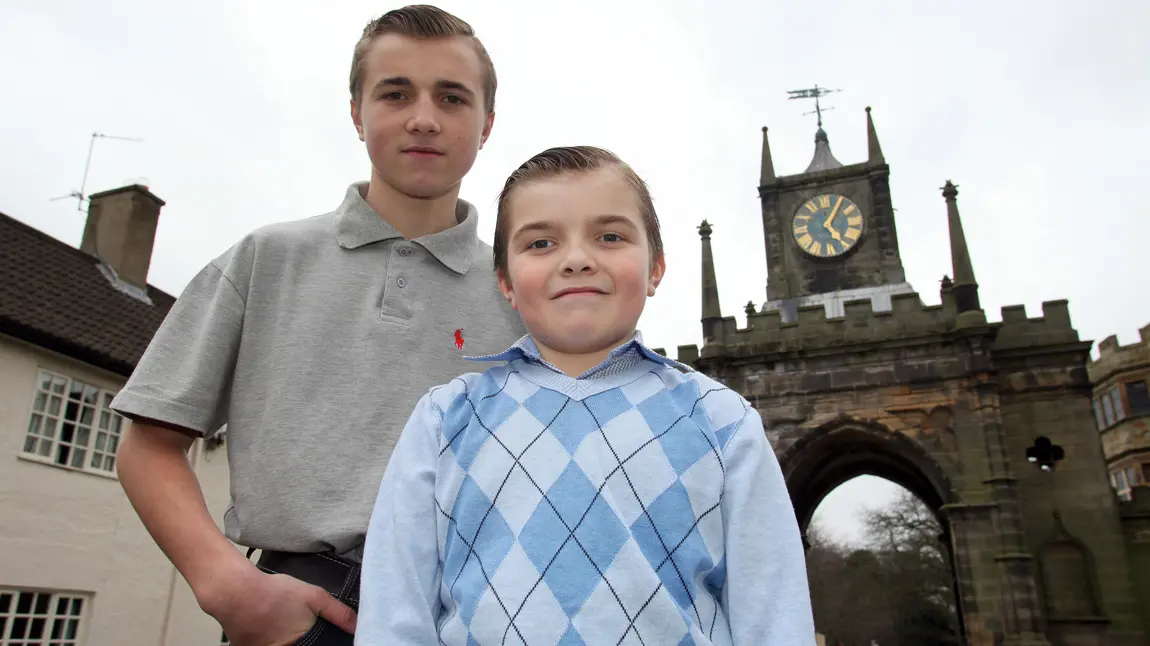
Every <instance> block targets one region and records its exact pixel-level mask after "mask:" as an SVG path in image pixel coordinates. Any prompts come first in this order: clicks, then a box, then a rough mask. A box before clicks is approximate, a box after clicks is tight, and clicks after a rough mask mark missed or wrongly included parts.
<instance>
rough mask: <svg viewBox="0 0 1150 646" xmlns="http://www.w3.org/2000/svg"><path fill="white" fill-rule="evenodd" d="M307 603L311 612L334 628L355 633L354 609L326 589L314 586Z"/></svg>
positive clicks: (350, 633)
mask: <svg viewBox="0 0 1150 646" xmlns="http://www.w3.org/2000/svg"><path fill="white" fill-rule="evenodd" d="M308 605H309V606H311V609H312V612H314V613H315V614H317V615H319V616H320V617H323V618H324V619H326V620H327V621H328V623H330V624H332V625H334V626H335V627H336V628H339V629H340V630H342V631H343V632H345V633H347V634H349V635H354V634H355V621H356V615H355V611H354V610H352V609H351V608H350V607H349V606H347V605H344V604H343V603H341V602H340V600H339V599H336V598H335V597H333V596H331V594H330V593H328V591H327V590H324V589H323V588H321V587H319V586H316V587H315V588H314V589H313V591H312V597H311V599H309V603H308Z"/></svg>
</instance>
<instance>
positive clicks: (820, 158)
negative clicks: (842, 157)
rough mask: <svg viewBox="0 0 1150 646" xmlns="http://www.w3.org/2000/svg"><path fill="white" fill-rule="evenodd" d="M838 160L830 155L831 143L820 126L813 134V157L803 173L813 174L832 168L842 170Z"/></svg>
mask: <svg viewBox="0 0 1150 646" xmlns="http://www.w3.org/2000/svg"><path fill="white" fill-rule="evenodd" d="M842 166H843V165H842V164H841V163H839V160H837V159H835V156H834V155H833V154H832V153H831V143H830V140H829V139H828V138H827V131H826V130H823V129H822V127H821V126H820V127H819V129H818V131H817V132H815V156H814V158H813V159H811V165H810V166H807V169H806V170H805V171H803V172H805V173H815V172H818V171H821V170H830V169H832V168H842Z"/></svg>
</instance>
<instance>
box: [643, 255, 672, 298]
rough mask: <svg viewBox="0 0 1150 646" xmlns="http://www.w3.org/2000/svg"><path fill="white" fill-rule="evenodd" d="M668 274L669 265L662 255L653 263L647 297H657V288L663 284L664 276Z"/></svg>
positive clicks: (648, 280)
mask: <svg viewBox="0 0 1150 646" xmlns="http://www.w3.org/2000/svg"><path fill="white" fill-rule="evenodd" d="M665 273H667V263H666V261H664V260H663V256H662V255H661V254H660V255H659V257H658V258H656V259H655V262H653V263H651V277H650V278H648V279H647V296H648V297H651V296H654V295H655V288H656V287H658V286H659V283H661V282H663V274H665Z"/></svg>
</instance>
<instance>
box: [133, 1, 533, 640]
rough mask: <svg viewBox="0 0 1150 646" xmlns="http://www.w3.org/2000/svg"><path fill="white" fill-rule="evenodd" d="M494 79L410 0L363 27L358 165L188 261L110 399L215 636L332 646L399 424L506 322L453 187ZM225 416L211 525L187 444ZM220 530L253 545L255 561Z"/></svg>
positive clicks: (137, 500) (484, 256)
mask: <svg viewBox="0 0 1150 646" xmlns="http://www.w3.org/2000/svg"><path fill="white" fill-rule="evenodd" d="M495 88H496V79H495V71H494V68H493V67H492V63H491V60H490V58H489V57H488V55H487V53H486V51H485V50H484V47H483V45H482V44H481V43H480V42H479V40H478V39H477V38H476V37H475V35H474V33H473V31H472V29H471V27H470V26H469V25H468V24H467V23H465V22H463V21H462V20H460V19H459V18H457V17H455V16H453V15H451V14H449V13H447V12H444V11H442V10H440V9H437V8H435V7H431V6H427V5H419V6H409V7H405V8H402V9H397V10H395V11H391V12H388V13H387V14H385V15H384V16H382V17H381V18H379V19H377V20H374V21H372V22H371V23H369V24H368V25H367V27H366V28H365V29H364V31H363V35H362V38H361V39H360V40H359V42H358V43H356V46H355V51H354V56H353V60H352V65H351V75H350V89H351V117H352V121H353V122H354V124H355V129H356V131H357V132H358V134H359V138H360V139H361V140H362V141H364V142H365V143H366V148H367V152H368V157H369V158H370V160H371V176H370V181H367V182H362V183H356V184H353V185H352V186H351V187H349V188H348V190H347V193H346V195H345V197H344V199H343V202H342V204H340V205H339V206H338V207H337V208H336V209H335V210H334V211H333V212H331V213H327V214H324V215H320V216H316V217H312V218H308V219H303V220H297V221H293V222H286V223H281V224H274V225H270V226H266V227H263V228H261V229H258V230H256V231H255V232H253V233H251V234H249V235H248V236H246V237H244V238H243V239H242V240H241V241H239V242H238V243H237V244H235V245H234V246H233V247H232V248H230V249H229V250H227V251H226V252H225V253H223V254H222V255H221V256H219V257H218V258H216V259H215V260H213V261H212V262H211V263H209V264H208V265H207V266H206V267H204V268H203V270H202V271H201V272H200V273H199V274H198V275H196V277H195V278H194V279H193V280H192V281H191V283H190V284H189V285H188V286H187V288H186V289H185V290H184V292H183V294H182V295H181V296H180V298H179V300H178V301H177V302H176V305H175V306H174V307H173V308H172V311H171V313H170V314H169V316H168V318H167V320H165V322H164V324H163V325H162V326H161V328H160V329H159V331H158V332H157V333H156V335H155V338H154V339H153V340H152V343H151V345H150V346H149V348H148V350H147V352H146V353H145V354H144V356H143V357H142V359H141V360H140V363H139V365H138V366H137V368H136V371H135V372H134V373H133V375H132V377H131V379H130V380H129V381H128V383H127V385H126V386H125V387H124V389H123V390H122V391H121V392H120V394H119V395H118V396H117V397H116V400H115V402H114V405H113V407H114V408H115V409H116V410H117V411H118V412H120V413H122V414H123V415H125V416H127V417H129V418H130V419H131V420H132V421H133V424H132V426H131V429H130V430H129V431H128V433H127V435H126V437H125V438H124V441H123V444H122V446H121V448H120V452H119V461H118V463H117V464H118V470H119V475H120V480H121V483H122V484H123V487H124V491H125V492H126V493H127V496H128V498H129V500H131V502H132V505H133V506H134V507H135V509H136V511H137V512H138V514H139V516H140V518H141V520H142V521H143V523H144V525H145V526H146V527H147V529H148V531H149V532H151V534H152V536H153V537H154V538H155V540H156V542H157V543H158V544H159V546H160V548H161V549H162V550H163V551H164V553H165V554H166V555H167V556H168V558H169V559H171V561H172V563H173V564H174V565H175V566H176V568H177V569H178V570H179V571H180V573H181V574H182V575H183V576H184V577H185V578H186V580H187V581H188V583H189V584H190V586H191V588H192V590H193V592H194V593H195V597H196V600H197V601H198V602H199V604H200V606H201V607H202V608H203V609H204V610H205V611H206V612H207V613H208V614H210V615H212V616H213V617H215V618H216V619H217V620H218V621H219V623H220V625H221V626H222V627H223V629H224V632H225V633H226V634H227V635H228V637H229V638H230V640H231V643H232V644H233V645H235V646H272V645H277V646H278V645H283V644H290V643H293V642H298V643H301V644H308V645H309V646H311V645H320V644H351V643H352V637H351V633H353V631H354V630H355V623H356V616H355V612H354V610H355V608H356V607H357V605H358V598H359V597H358V595H359V565H358V562H359V559H360V555H361V552H362V544H363V540H364V533H365V531H366V529H367V523H368V518H369V515H370V511H371V504H372V500H373V498H374V494H375V492H376V490H377V489H378V485H379V479H380V478H381V477H382V474H383V470H384V467H385V466H386V463H387V461H388V458H389V456H390V455H391V452H392V449H393V448H394V445H395V442H396V440H397V438H398V435H399V430H400V429H401V428H402V426H403V420H405V419H406V417H407V415H408V414H409V413H410V411H411V408H412V407H413V406H414V405H415V403H416V401H417V400H418V399H419V396H420V395H422V394H423V393H424V392H425V391H426V390H427V388H428V387H430V386H431V385H432V384H435V383H441V382H443V381H445V380H446V379H449V378H450V377H452V376H454V375H456V374H458V373H459V372H461V371H462V370H463V369H465V364H464V363H463V361H464V360H463V358H462V357H463V354H464V353H467V352H472V353H474V352H476V351H479V352H491V351H495V350H496V349H499V348H503V347H506V345H507V344H508V343H510V342H511V341H513V340H514V339H516V338H518V337H519V336H520V335H521V334H522V331H523V328H522V325H521V324H520V322H519V321H518V319H517V317H516V316H515V314H514V312H513V311H511V310H510V309H509V308H508V307H507V304H506V303H505V302H504V301H503V299H502V298H500V296H499V292H498V287H497V285H496V281H495V278H494V276H493V271H492V261H491V257H490V247H488V246H487V245H485V244H483V243H482V242H480V240H479V239H478V238H477V237H476V222H477V219H478V214H477V212H476V210H475V208H474V207H473V206H472V205H470V204H468V203H467V202H464V201H463V200H460V199H459V197H458V196H459V186H460V182H461V180H462V178H463V176H464V175H465V174H466V173H467V172H468V170H469V169H470V168H471V166H472V164H473V162H474V161H475V158H476V155H477V153H478V150H479V149H480V148H481V147H482V146H483V143H484V142H485V141H486V140H487V137H488V135H489V134H490V133H491V127H492V123H493V120H494V104H495ZM225 424H226V425H227V448H228V458H229V462H230V465H231V505H230V507H229V508H228V510H227V512H226V514H225V516H224V531H223V533H221V532H220V530H219V529H217V527H216V524H215V521H214V520H213V519H212V517H211V516H210V514H209V513H208V510H207V508H206V506H205V504H204V499H203V496H202V494H201V491H200V488H199V485H198V482H197V480H196V476H195V474H194V473H193V472H192V470H191V469H190V468H189V464H188V460H187V456H186V453H187V451H188V449H189V447H190V446H191V444H192V441H193V439H194V438H197V437H207V436H210V435H212V434H213V433H215V432H217V430H218V429H220V427H221V426H223V425H225ZM225 537H226V538H225ZM229 539H230V542H229ZM233 542H234V543H235V544H238V545H241V546H245V547H249V548H252V549H253V550H254V549H259V550H261V556H260V558H259V561H258V567H257V565H256V564H253V563H252V562H251V561H249V560H248V559H246V558H245V557H244V555H243V554H242V553H240V552H239V551H237V550H236V548H235V547H234V546H233V545H232V543H233ZM248 554H249V556H250V554H251V550H249V552H248Z"/></svg>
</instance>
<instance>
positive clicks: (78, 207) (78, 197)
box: [48, 132, 144, 211]
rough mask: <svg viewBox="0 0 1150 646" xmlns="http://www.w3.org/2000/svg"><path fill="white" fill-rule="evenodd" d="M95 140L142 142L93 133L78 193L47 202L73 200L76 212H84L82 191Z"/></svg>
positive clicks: (129, 138)
mask: <svg viewBox="0 0 1150 646" xmlns="http://www.w3.org/2000/svg"><path fill="white" fill-rule="evenodd" d="M97 139H115V140H117V141H136V142H142V141H144V140H143V139H136V138H134V137H117V136H115V135H106V134H104V133H102V132H93V133H92V141H91V142H89V143H88V161H87V162H86V163H85V164H84V179H82V180H80V190H79V191H72V192H70V193H68V194H67V195H61V196H60V197H54V198H52V199H50V200H48V201H49V202H55V201H56V200H67V199H75V200H76V210H77V211H83V210H84V200H86V199H88V195H87V194H86V193H84V190H85V189H86V188H87V186H88V170H89V169H91V168H92V151H93V150H94V149H95V148H96V140H97Z"/></svg>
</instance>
